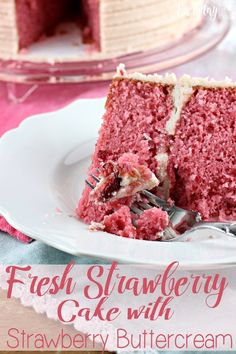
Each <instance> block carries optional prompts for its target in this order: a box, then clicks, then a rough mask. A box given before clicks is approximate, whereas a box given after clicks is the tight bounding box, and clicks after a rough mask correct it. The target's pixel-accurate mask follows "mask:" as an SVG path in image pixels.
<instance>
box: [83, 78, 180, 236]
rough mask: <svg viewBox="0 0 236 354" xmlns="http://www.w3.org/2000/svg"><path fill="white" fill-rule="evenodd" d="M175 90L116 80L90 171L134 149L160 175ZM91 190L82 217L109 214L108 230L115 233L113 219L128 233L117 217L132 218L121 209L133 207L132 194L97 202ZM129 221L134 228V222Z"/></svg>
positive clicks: (85, 197) (119, 231)
mask: <svg viewBox="0 0 236 354" xmlns="http://www.w3.org/2000/svg"><path fill="white" fill-rule="evenodd" d="M172 89H173V87H172V86H167V85H160V84H155V83H149V82H141V81H135V80H127V79H117V80H113V83H112V85H111V89H110V95H109V96H108V100H107V103H106V113H105V115H104V117H103V125H102V128H101V130H100V135H99V139H98V142H97V145H96V150H95V153H94V155H93V158H92V165H91V167H90V170H89V173H91V172H93V173H95V174H96V171H97V168H99V166H100V165H101V164H102V163H104V162H107V161H109V160H112V161H117V160H118V159H119V157H120V156H121V155H123V154H124V153H126V152H130V153H133V154H136V155H137V156H138V158H139V163H140V164H143V165H145V166H147V167H148V168H150V170H151V171H152V172H154V173H155V174H157V171H158V162H157V160H156V158H155V156H156V154H157V153H158V152H159V151H162V152H163V150H164V149H165V148H166V145H168V137H167V135H166V132H165V124H166V122H167V120H168V119H169V117H170V112H171V110H172V106H173V103H172V98H171V91H172ZM134 127H135V129H134ZM163 142H164V144H163ZM157 177H158V176H157ZM90 192H91V190H90V189H89V187H86V188H85V190H84V192H83V195H82V198H81V200H80V202H79V206H78V209H77V214H78V216H79V218H81V219H83V220H84V221H85V222H87V223H90V222H91V221H95V222H102V221H103V219H104V217H105V216H107V217H106V218H105V219H104V221H106V229H105V230H106V231H109V230H110V232H111V229H110V226H109V227H108V223H109V225H111V221H112V220H113V222H114V225H116V226H114V228H115V229H116V232H115V233H116V234H119V235H124V236H126V235H127V229H126V228H125V227H124V226H123V224H122V223H121V222H120V221H118V222H117V221H115V220H120V217H119V215H120V213H125V218H126V220H128V219H129V215H130V212H129V211H128V210H127V209H123V208H122V209H121V210H119V209H120V208H121V207H122V206H124V205H126V206H130V205H131V203H132V201H133V199H132V197H127V198H123V199H118V200H116V201H115V202H112V201H111V202H107V203H104V204H101V205H96V204H95V203H94V202H93V201H91V200H90V198H89V195H90ZM117 211H118V214H117ZM128 224H129V227H130V229H131V230H132V227H133V226H132V223H131V222H129V223H128ZM127 227H128V226H127ZM113 231H114V230H113ZM131 237H132V232H131Z"/></svg>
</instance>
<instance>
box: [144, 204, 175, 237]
mask: <svg viewBox="0 0 236 354" xmlns="http://www.w3.org/2000/svg"><path fill="white" fill-rule="evenodd" d="M168 224H169V217H168V214H167V213H166V212H165V211H163V210H162V209H160V208H155V207H154V208H152V209H149V210H145V211H144V212H143V213H142V214H141V216H140V217H139V219H138V220H137V238H139V239H144V240H150V241H155V240H158V239H161V232H162V231H163V230H164V229H165V228H166V227H167V226H168Z"/></svg>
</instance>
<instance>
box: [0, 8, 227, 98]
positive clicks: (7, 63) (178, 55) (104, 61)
mask: <svg viewBox="0 0 236 354" xmlns="http://www.w3.org/2000/svg"><path fill="white" fill-rule="evenodd" d="M211 6H213V5H211ZM229 29H230V16H229V13H228V12H227V10H226V9H225V8H223V7H222V8H221V9H220V11H217V13H216V16H215V18H212V17H211V16H210V15H209V14H204V15H203V21H202V23H201V25H200V26H199V27H198V28H196V29H195V30H193V31H191V32H190V33H188V34H187V35H185V36H184V37H183V38H182V39H181V40H179V41H177V42H175V43H173V44H172V45H171V46H168V47H159V48H156V49H153V50H148V51H143V52H136V53H131V54H128V55H123V56H114V57H105V56H104V55H101V53H97V54H96V53H95V54H94V53H89V52H87V51H86V48H85V46H83V45H79V46H78V47H77V48H76V47H75V46H74V45H73V43H74V42H73V41H74V40H75V38H78V33H75V32H73V31H71V33H68V34H67V35H65V36H58V37H57V36H55V37H53V38H49V39H48V40H46V41H43V42H40V43H36V44H34V45H33V46H32V47H30V48H29V50H27V52H26V53H21V54H19V55H18V56H16V57H14V58H7V59H6V58H5V59H0V81H4V82H5V83H6V90H7V96H8V99H9V100H10V101H12V102H15V103H22V102H24V101H25V100H26V99H27V98H28V97H29V96H30V95H31V94H32V93H33V92H34V91H35V90H36V89H37V88H38V86H39V85H42V84H48V85H54V84H68V83H70V84H78V83H94V82H99V81H106V80H110V79H111V78H112V77H113V75H114V72H115V70H116V67H117V66H118V65H119V64H120V63H124V64H125V66H126V69H127V70H128V71H129V72H134V71H139V72H142V73H153V72H160V71H163V70H166V69H169V68H173V67H176V66H178V65H180V64H183V63H186V62H188V61H191V60H193V59H195V58H197V57H199V56H201V55H203V54H205V53H207V52H208V51H210V50H211V49H212V48H214V47H215V46H216V45H218V44H219V43H220V42H221V41H222V40H223V38H224V37H225V36H226V34H227V33H228V30H229ZM77 30H78V29H77ZM68 36H69V37H68ZM70 36H71V37H70ZM73 38H74V39H73ZM72 39H73V40H72ZM63 53H67V57H66V58H65V56H64V54H63ZM79 54H80V55H79ZM79 58H80V59H79ZM19 85H20V86H21V89H20V90H19V89H18V88H19ZM22 85H23V87H22Z"/></svg>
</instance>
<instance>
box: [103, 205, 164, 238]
mask: <svg viewBox="0 0 236 354" xmlns="http://www.w3.org/2000/svg"><path fill="white" fill-rule="evenodd" d="M102 224H103V225H104V231H107V232H110V233H112V234H116V235H119V236H123V237H129V238H134V239H140V240H149V241H155V240H160V239H161V232H162V231H163V230H164V229H165V228H166V227H167V226H168V224H169V217H168V214H167V213H166V212H165V211H163V210H161V209H159V208H156V207H153V208H152V209H149V210H145V211H144V212H143V213H142V214H141V216H140V217H138V216H135V215H134V214H133V215H132V213H131V212H130V209H129V208H128V207H127V206H122V207H121V208H120V209H118V210H117V211H116V212H115V213H113V214H111V215H107V216H105V217H104V220H103V223H102Z"/></svg>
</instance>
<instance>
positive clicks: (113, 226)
mask: <svg viewBox="0 0 236 354" xmlns="http://www.w3.org/2000/svg"><path fill="white" fill-rule="evenodd" d="M103 225H104V226H105V231H107V232H110V233H112V234H116V235H118V236H123V237H129V238H136V229H135V227H134V225H133V223H132V217H131V212H130V209H129V208H128V207H127V206H122V207H121V208H120V209H118V210H117V211H116V212H115V213H113V214H111V215H107V216H105V217H104V220H103Z"/></svg>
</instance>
